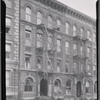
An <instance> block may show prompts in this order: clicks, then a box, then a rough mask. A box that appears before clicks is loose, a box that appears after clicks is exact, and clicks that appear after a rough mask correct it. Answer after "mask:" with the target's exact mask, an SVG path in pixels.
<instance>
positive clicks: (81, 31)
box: [80, 28, 83, 38]
mask: <svg viewBox="0 0 100 100" xmlns="http://www.w3.org/2000/svg"><path fill="white" fill-rule="evenodd" d="M80 36H81V38H82V37H83V28H81V29H80Z"/></svg>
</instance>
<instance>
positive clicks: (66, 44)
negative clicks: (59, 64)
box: [65, 41, 69, 54]
mask: <svg viewBox="0 0 100 100" xmlns="http://www.w3.org/2000/svg"><path fill="white" fill-rule="evenodd" d="M65 52H66V54H69V42H68V41H66V42H65Z"/></svg>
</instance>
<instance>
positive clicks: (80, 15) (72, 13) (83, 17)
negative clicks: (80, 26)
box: [66, 6, 96, 26]
mask: <svg viewBox="0 0 100 100" xmlns="http://www.w3.org/2000/svg"><path fill="white" fill-rule="evenodd" d="M66 14H68V15H70V16H72V17H74V18H77V19H79V20H82V21H84V22H86V23H89V24H91V25H93V26H96V20H95V19H93V18H91V17H89V16H87V15H85V14H83V13H81V12H79V11H77V10H75V9H72V8H70V7H68V6H67V11H66Z"/></svg>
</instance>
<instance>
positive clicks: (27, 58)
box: [25, 55, 31, 69]
mask: <svg viewBox="0 0 100 100" xmlns="http://www.w3.org/2000/svg"><path fill="white" fill-rule="evenodd" d="M30 58H31V56H30V55H25V68H26V69H29V68H30Z"/></svg>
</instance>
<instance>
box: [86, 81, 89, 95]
mask: <svg viewBox="0 0 100 100" xmlns="http://www.w3.org/2000/svg"><path fill="white" fill-rule="evenodd" d="M85 86H86V93H90V82H89V81H86V84H85Z"/></svg>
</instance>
